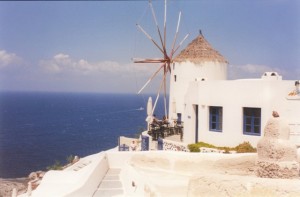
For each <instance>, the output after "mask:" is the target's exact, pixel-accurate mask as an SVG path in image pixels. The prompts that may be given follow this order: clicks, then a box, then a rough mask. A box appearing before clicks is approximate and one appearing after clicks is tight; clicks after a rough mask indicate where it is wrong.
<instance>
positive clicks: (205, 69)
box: [169, 61, 227, 119]
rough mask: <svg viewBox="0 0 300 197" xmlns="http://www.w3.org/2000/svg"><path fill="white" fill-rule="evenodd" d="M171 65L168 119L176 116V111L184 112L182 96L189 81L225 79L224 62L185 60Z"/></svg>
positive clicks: (225, 66) (225, 68)
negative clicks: (198, 62)
mask: <svg viewBox="0 0 300 197" xmlns="http://www.w3.org/2000/svg"><path fill="white" fill-rule="evenodd" d="M171 67H172V68H171V77H170V101H169V117H170V118H169V119H172V118H176V114H177V113H183V112H184V97H185V95H186V93H187V89H188V87H189V84H190V82H194V81H199V80H201V79H205V80H209V81H211V80H226V79H227V64H225V63H219V62H203V63H200V64H195V63H192V62H190V61H187V62H181V63H178V62H176V63H173V65H172V66H171ZM175 78H176V81H175Z"/></svg>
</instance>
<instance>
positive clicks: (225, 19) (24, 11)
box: [0, 0, 300, 93]
mask: <svg viewBox="0 0 300 197" xmlns="http://www.w3.org/2000/svg"><path fill="white" fill-rule="evenodd" d="M153 5H154V8H155V10H156V13H157V18H158V20H159V24H160V25H162V21H163V1H159V0H157V1H153ZM179 11H182V20H181V26H180V34H179V38H178V40H179V41H180V40H181V39H182V38H183V37H184V36H185V34H186V33H189V34H190V36H189V38H188V40H187V41H186V42H185V43H184V46H186V45H187V44H188V43H189V42H191V41H192V40H193V39H194V38H195V37H196V36H198V34H199V29H201V30H202V32H203V34H204V36H205V37H206V39H207V40H208V41H209V42H210V43H211V44H212V46H213V47H214V48H215V49H216V50H218V51H219V52H220V53H221V54H222V55H223V56H224V57H225V58H226V59H227V60H228V61H229V63H230V65H229V69H228V74H229V78H230V79H236V78H249V77H251V78H252V77H255V78H257V77H260V76H261V75H262V73H263V72H265V71H277V72H279V73H280V74H281V75H282V76H283V78H284V79H288V80H296V79H300V36H299V35H300V1H297V0H290V1H288V0H272V1H271V0H253V1H246V0H244V1H237V0H227V1H223V0H212V1H207V0H205V1H201V0H199V1H198V0H186V1H183V0H178V1H174V0H173V1H168V12H167V13H168V15H167V21H168V23H167V24H168V29H167V33H168V34H167V35H168V45H169V46H170V45H171V40H172V39H173V36H174V33H175V27H176V23H177V17H178V12H179ZM136 23H139V24H140V25H141V26H142V27H143V28H144V29H146V31H147V32H149V33H150V34H151V35H153V37H154V38H155V39H157V37H156V32H155V30H156V29H155V26H154V22H153V20H152V15H151V11H150V9H149V6H148V1H88V2H82V1H74V2H72V1H66V2H51V1H50V2H46V1H45V2H34V1H33V2H22V1H16V2H14V1H12V2H0V91H6V90H10V91H19V90H22V91H63V92H121V93H124V92H129V93H134V92H137V91H138V89H139V88H140V87H142V86H143V83H144V82H146V81H147V79H148V78H149V77H150V76H151V74H152V73H153V72H154V70H155V69H156V68H157V66H158V65H137V64H133V62H132V59H131V58H133V57H160V54H159V51H158V50H157V49H156V48H155V47H153V45H152V43H151V42H150V41H149V40H147V38H146V37H145V36H144V35H143V34H142V33H141V32H139V31H138V30H137V28H136V26H135V24H136ZM184 46H183V47H184ZM181 49H183V48H181ZM158 83H159V77H158V78H157V79H156V80H154V82H153V83H152V84H150V86H149V87H147V88H146V89H145V92H153V91H156V89H157V88H158Z"/></svg>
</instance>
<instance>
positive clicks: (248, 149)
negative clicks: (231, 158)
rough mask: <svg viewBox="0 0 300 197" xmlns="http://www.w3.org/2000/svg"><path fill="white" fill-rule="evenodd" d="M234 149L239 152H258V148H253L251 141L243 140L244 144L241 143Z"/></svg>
mask: <svg viewBox="0 0 300 197" xmlns="http://www.w3.org/2000/svg"><path fill="white" fill-rule="evenodd" d="M234 150H235V151H236V152H237V153H254V152H256V148H253V146H252V145H251V144H250V143H249V142H243V143H242V144H239V145H238V146H236V147H235V148H234Z"/></svg>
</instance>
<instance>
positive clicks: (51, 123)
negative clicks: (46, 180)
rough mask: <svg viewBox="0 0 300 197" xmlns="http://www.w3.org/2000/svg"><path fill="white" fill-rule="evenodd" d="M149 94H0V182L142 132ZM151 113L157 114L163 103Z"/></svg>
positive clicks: (161, 112) (109, 145)
mask: <svg viewBox="0 0 300 197" xmlns="http://www.w3.org/2000/svg"><path fill="white" fill-rule="evenodd" d="M149 96H152V99H153V100H155V98H154V97H155V96H154V95H136V94H102V93H49V92H0V178H17V177H26V176H28V175H29V173H30V172H33V171H38V170H46V169H47V167H48V166H51V165H53V164H54V163H55V162H60V163H61V164H65V163H66V162H67V158H68V157H69V156H75V155H77V156H79V157H85V156H87V155H91V154H94V153H98V152H101V151H104V150H108V149H111V148H114V147H116V146H117V145H118V140H119V136H126V137H138V136H139V134H140V133H141V132H142V131H144V130H145V129H146V125H147V124H146V122H145V119H146V117H147V110H146V107H147V100H148V97H149ZM155 113H156V115H157V116H158V117H159V116H161V115H162V114H163V101H159V102H158V105H157V110H156V112H155Z"/></svg>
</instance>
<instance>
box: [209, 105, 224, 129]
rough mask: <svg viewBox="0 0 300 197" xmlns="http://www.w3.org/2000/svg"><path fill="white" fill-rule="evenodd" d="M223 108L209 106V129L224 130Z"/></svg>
mask: <svg viewBox="0 0 300 197" xmlns="http://www.w3.org/2000/svg"><path fill="white" fill-rule="evenodd" d="M222 120H223V108H222V107H209V130H210V131H218V132H222Z"/></svg>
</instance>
